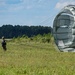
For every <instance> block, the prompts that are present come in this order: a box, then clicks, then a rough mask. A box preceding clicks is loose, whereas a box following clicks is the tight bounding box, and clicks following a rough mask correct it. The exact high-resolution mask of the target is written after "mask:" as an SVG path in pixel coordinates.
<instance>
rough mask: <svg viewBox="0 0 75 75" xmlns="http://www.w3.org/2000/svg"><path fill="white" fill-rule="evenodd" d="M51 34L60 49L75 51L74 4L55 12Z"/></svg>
mask: <svg viewBox="0 0 75 75" xmlns="http://www.w3.org/2000/svg"><path fill="white" fill-rule="evenodd" d="M53 35H54V40H55V43H56V46H57V47H58V49H59V50H60V51H63V52H69V51H70V52H75V5H68V6H66V7H64V8H63V9H62V10H61V11H60V12H59V13H58V14H57V16H56V17H55V19H54V23H53Z"/></svg>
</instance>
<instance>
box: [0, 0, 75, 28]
mask: <svg viewBox="0 0 75 75" xmlns="http://www.w3.org/2000/svg"><path fill="white" fill-rule="evenodd" d="M68 4H73V5H75V0H0V26H2V25H6V24H11V25H23V26H24V25H28V26H38V25H41V26H51V27H52V26H53V20H54V18H55V16H56V15H57V14H58V13H59V11H60V10H61V9H62V8H63V7H64V6H66V5H68Z"/></svg>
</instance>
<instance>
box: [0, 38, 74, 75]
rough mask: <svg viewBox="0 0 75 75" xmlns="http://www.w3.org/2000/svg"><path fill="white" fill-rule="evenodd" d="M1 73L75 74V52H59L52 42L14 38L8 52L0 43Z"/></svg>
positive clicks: (6, 74)
mask: <svg viewBox="0 0 75 75" xmlns="http://www.w3.org/2000/svg"><path fill="white" fill-rule="evenodd" d="M51 39H52V38H51ZM0 75H75V53H63V52H58V51H56V50H55V48H54V45H53V43H52V42H49V43H48V42H45V43H43V42H40V41H39V42H35V41H34V39H33V41H32V40H31V39H30V38H19V37H18V38H16V39H15V38H14V39H13V40H11V41H8V42H7V51H6V52H5V51H3V50H2V47H1V45H0Z"/></svg>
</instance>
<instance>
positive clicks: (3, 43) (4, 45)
mask: <svg viewBox="0 0 75 75" xmlns="http://www.w3.org/2000/svg"><path fill="white" fill-rule="evenodd" d="M2 48H3V50H4V51H6V50H7V48H6V40H5V38H4V36H3V37H2Z"/></svg>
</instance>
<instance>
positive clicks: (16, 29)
mask: <svg viewBox="0 0 75 75" xmlns="http://www.w3.org/2000/svg"><path fill="white" fill-rule="evenodd" d="M51 30H52V28H51V27H47V26H46V27H44V26H20V25H15V26H13V25H10V24H9V25H3V26H1V27H0V38H1V37H2V36H5V37H6V38H13V37H18V36H23V35H26V36H28V37H32V36H35V35H38V34H41V35H43V34H44V33H45V34H47V33H51Z"/></svg>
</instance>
